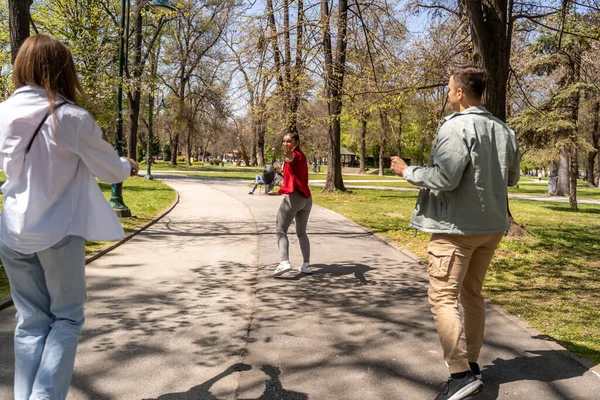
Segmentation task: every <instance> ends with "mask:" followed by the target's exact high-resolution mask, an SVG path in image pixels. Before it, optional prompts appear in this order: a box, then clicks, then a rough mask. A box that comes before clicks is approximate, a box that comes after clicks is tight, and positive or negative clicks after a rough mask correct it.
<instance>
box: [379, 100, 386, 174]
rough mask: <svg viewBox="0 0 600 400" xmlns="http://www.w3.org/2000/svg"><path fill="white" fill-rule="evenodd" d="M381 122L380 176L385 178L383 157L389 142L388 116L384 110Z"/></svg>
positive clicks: (380, 116)
mask: <svg viewBox="0 0 600 400" xmlns="http://www.w3.org/2000/svg"><path fill="white" fill-rule="evenodd" d="M379 120H380V122H381V144H380V146H379V176H383V157H384V156H385V146H386V142H387V126H388V120H387V116H386V115H385V113H384V112H383V111H382V110H379Z"/></svg>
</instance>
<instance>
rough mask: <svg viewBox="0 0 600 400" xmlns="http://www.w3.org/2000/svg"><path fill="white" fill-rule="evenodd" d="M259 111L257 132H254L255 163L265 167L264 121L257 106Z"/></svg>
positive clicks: (262, 112) (262, 111)
mask: <svg viewBox="0 0 600 400" xmlns="http://www.w3.org/2000/svg"><path fill="white" fill-rule="evenodd" d="M259 107H260V111H259V113H258V121H257V131H256V163H257V164H258V166H259V167H264V166H265V121H264V110H262V107H263V106H261V105H259Z"/></svg>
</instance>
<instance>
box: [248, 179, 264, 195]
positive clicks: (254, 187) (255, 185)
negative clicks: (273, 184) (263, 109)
mask: <svg viewBox="0 0 600 400" xmlns="http://www.w3.org/2000/svg"><path fill="white" fill-rule="evenodd" d="M254 180H255V181H256V183H255V184H254V186H253V187H252V189H251V190H250V193H254V191H255V190H256V188H257V187H258V185H264V184H265V182H264V181H263V178H262V176H260V175H256V179H254Z"/></svg>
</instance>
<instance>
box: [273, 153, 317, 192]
mask: <svg viewBox="0 0 600 400" xmlns="http://www.w3.org/2000/svg"><path fill="white" fill-rule="evenodd" d="M296 189H297V190H299V191H301V192H302V193H304V195H305V196H306V197H311V194H310V189H309V188H308V164H306V156H305V155H304V153H303V152H302V150H300V147H299V146H296V148H295V149H294V159H293V160H292V161H291V162H289V163H288V162H287V161H286V162H284V163H283V183H282V184H281V189H279V194H290V193H293V192H294V190H296Z"/></svg>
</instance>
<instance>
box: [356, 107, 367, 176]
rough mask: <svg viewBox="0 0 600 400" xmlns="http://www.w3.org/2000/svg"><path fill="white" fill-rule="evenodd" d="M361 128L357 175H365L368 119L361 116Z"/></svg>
mask: <svg viewBox="0 0 600 400" xmlns="http://www.w3.org/2000/svg"><path fill="white" fill-rule="evenodd" d="M361 122H362V128H361V130H360V168H359V170H358V173H359V174H366V173H367V168H366V166H367V165H366V164H367V123H368V118H367V116H366V115H364V114H363V115H361Z"/></svg>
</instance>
